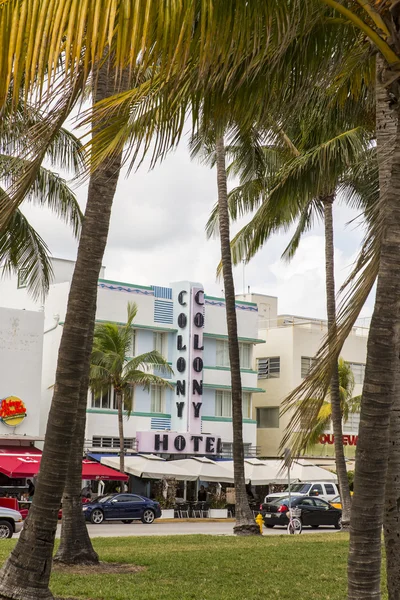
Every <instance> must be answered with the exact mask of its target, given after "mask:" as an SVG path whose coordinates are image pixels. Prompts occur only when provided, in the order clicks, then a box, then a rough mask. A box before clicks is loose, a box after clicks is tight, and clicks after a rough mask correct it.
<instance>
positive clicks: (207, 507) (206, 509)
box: [201, 502, 211, 519]
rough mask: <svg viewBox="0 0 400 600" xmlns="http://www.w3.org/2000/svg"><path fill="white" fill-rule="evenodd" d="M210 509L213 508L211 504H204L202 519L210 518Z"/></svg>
mask: <svg viewBox="0 0 400 600" xmlns="http://www.w3.org/2000/svg"><path fill="white" fill-rule="evenodd" d="M210 508H211V504H210V503H209V502H202V506H201V517H202V518H203V519H205V518H207V517H209V516H210Z"/></svg>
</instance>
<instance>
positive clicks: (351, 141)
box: [207, 90, 375, 527]
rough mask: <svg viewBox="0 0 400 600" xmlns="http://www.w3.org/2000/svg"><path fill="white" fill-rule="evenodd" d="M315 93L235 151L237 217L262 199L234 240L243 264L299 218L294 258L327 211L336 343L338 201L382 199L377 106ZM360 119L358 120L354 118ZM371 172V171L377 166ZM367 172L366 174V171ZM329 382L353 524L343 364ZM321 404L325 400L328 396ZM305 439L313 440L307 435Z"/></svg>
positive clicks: (211, 226)
mask: <svg viewBox="0 0 400 600" xmlns="http://www.w3.org/2000/svg"><path fill="white" fill-rule="evenodd" d="M367 91H368V90H367ZM312 96H313V103H314V104H313V106H312V107H307V109H305V110H304V111H303V112H301V113H300V114H296V115H295V116H293V117H292V119H291V121H288V123H287V127H286V129H285V131H283V129H282V127H279V126H278V125H276V126H275V127H274V128H273V129H270V131H269V132H267V134H264V138H269V143H268V144H266V145H262V136H261V135H259V136H258V138H261V139H257V135H256V134H255V135H254V142H255V144H256V146H257V147H258V149H256V150H255V151H254V152H253V155H252V154H251V153H249V152H247V153H246V151H245V150H244V149H243V148H241V147H238V148H232V149H231V152H232V154H233V156H234V159H235V160H234V162H233V164H232V171H233V172H234V173H239V174H241V178H242V182H241V185H240V186H239V187H238V188H236V189H235V190H233V191H232V193H231V197H230V212H231V215H232V216H233V217H234V218H236V217H237V216H238V215H239V214H240V215H242V214H243V213H245V212H250V211H251V210H252V209H254V207H257V206H259V205H260V206H259V208H258V210H257V211H256V213H255V215H254V216H253V218H252V219H251V221H250V222H249V223H248V224H247V225H246V226H245V227H244V228H243V229H242V230H241V231H240V232H239V233H238V234H237V235H236V236H235V238H234V239H233V242H232V253H233V260H234V263H235V264H239V262H241V261H242V260H243V259H245V260H249V259H250V258H251V257H252V256H254V254H255V253H256V252H257V251H258V250H259V249H260V248H261V247H262V245H263V244H264V242H265V241H266V240H267V239H268V238H269V236H270V235H271V233H273V232H275V231H279V230H280V229H286V228H288V227H289V225H291V224H292V223H294V222H296V221H297V227H296V231H295V233H294V236H293V238H292V240H291V242H290V243H289V245H288V247H287V249H286V250H285V253H284V256H285V257H286V258H291V257H292V256H293V254H294V253H295V251H296V249H297V247H298V245H299V241H300V239H301V236H302V234H303V232H304V231H305V230H307V229H309V228H310V227H311V225H312V223H313V220H314V218H315V217H323V219H324V225H325V264H326V298H327V313H328V332H329V338H330V340H331V343H332V348H333V345H334V344H335V340H336V300H335V280H334V243H333V215H332V206H333V202H334V200H335V197H336V195H337V194H339V193H340V194H341V195H345V197H346V199H347V200H348V201H350V202H351V203H352V204H357V205H358V206H361V207H363V208H364V210H366V209H369V208H370V204H371V203H372V202H373V201H374V198H375V196H374V195H373V194H371V191H373V188H372V187H371V186H369V185H367V182H368V180H366V179H364V180H362V179H361V181H360V169H359V164H360V163H361V164H363V163H365V162H366V161H371V160H373V156H374V150H373V149H371V147H370V145H371V139H372V131H371V129H372V127H371V111H370V110H369V107H370V102H369V94H368V93H367V94H366V95H365V99H364V106H365V110H364V113H363V112H362V111H361V112H360V111H359V110H357V112H356V113H354V106H353V102H349V103H348V107H347V110H342V112H341V113H340V114H338V112H337V110H336V107H335V106H334V107H333V109H331V110H324V111H323V112H321V111H319V110H318V102H320V103H322V105H323V106H324V105H325V104H326V97H325V96H324V95H322V97H318V95H315V94H314V95H312ZM320 96H321V94H320ZM357 104H358V103H357ZM307 111H308V112H307ZM322 114H323V117H322ZM339 117H341V119H340V118H339ZM354 117H355V118H356V122H355V123H354V122H352V120H353V118H354ZM341 125H347V126H348V129H345V130H342V128H341ZM371 155H372V157H371ZM251 163H253V164H251ZM367 174H368V176H369V175H370V171H369V170H368V171H367ZM362 175H365V173H364V172H362ZM371 183H372V182H371ZM216 218H217V210H216V209H214V212H213V214H212V216H211V218H210V220H209V223H208V225H207V228H208V233H209V235H211V234H212V233H213V232H214V231H215V229H216ZM329 387H330V400H331V407H332V423H333V430H334V436H335V437H334V439H335V460H336V470H337V473H338V479H339V487H340V489H341V496H342V499H343V501H342V502H343V525H344V527H348V525H349V521H350V490H349V487H348V478H347V470H346V462H345V457H344V449H343V444H342V411H341V401H340V393H339V373H338V366H337V365H336V366H335V365H333V366H332V367H331V380H330V382H329ZM319 402H322V398H321V397H320V398H319ZM308 408H310V407H309V406H308ZM296 435H297V436H298V433H297V434H296ZM302 441H303V442H304V443H306V436H305V435H304V436H303V440H302ZM285 442H286V440H285ZM303 448H304V446H303ZM303 448H294V450H295V451H296V450H297V451H299V450H301V449H303Z"/></svg>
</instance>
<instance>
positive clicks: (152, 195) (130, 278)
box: [24, 142, 372, 318]
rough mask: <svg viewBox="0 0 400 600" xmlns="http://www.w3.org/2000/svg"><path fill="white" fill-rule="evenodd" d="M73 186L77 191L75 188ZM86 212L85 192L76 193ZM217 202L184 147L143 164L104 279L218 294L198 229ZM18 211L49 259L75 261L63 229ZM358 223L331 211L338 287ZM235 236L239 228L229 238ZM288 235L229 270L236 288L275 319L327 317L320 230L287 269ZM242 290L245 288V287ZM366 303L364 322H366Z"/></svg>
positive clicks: (124, 187)
mask: <svg viewBox="0 0 400 600" xmlns="http://www.w3.org/2000/svg"><path fill="white" fill-rule="evenodd" d="M75 187H76V186H75ZM75 191H76V194H77V197H78V199H79V201H80V203H81V205H82V207H84V204H85V201H86V193H87V188H86V186H80V187H76V189H75ZM215 200H216V174H215V172H214V171H212V170H211V169H209V168H208V167H205V166H202V165H200V164H198V163H196V162H192V161H191V160H190V157H189V154H188V152H187V149H186V143H185V142H182V144H181V145H180V146H179V147H178V149H177V150H176V152H174V153H173V154H171V155H170V156H169V157H168V158H167V159H166V160H165V162H164V163H162V164H161V165H160V166H158V167H156V168H155V169H154V170H153V171H150V172H149V171H148V168H147V166H146V165H144V166H143V167H141V168H140V170H139V171H138V172H136V173H132V174H131V175H130V177H129V178H127V177H126V172H125V173H123V174H122V176H121V177H120V181H119V185H118V189H117V194H116V198H115V204H114V209H113V215H112V220H111V228H110V235H109V240H108V246H107V250H106V254H105V257H104V261H103V264H104V265H105V266H106V277H107V278H108V279H114V280H118V281H124V282H128V283H138V284H144V285H152V284H156V285H168V284H169V283H171V282H172V281H178V280H183V279H186V280H191V281H199V282H201V283H203V285H204V287H205V290H206V293H208V294H210V295H217V296H220V295H221V290H222V288H223V285H222V283H221V282H220V281H217V280H216V274H215V273H216V266H217V264H218V262H219V241H218V240H211V241H207V239H206V236H205V232H204V227H205V223H206V221H207V218H208V216H209V213H210V211H211V209H212V207H213V205H214V203H215ZM24 212H25V213H26V214H27V215H28V216H29V218H30V220H31V222H32V224H33V225H34V226H35V227H36V228H37V229H38V231H39V233H40V234H41V235H42V237H43V238H44V239H45V241H46V242H47V243H48V245H49V247H50V250H51V252H52V254H53V256H57V257H61V258H68V259H73V258H75V256H76V249H77V244H76V242H75V240H74V239H73V237H72V236H71V234H70V232H69V230H68V228H67V226H66V225H64V224H63V223H61V222H59V221H58V220H57V219H56V218H54V217H53V216H52V215H51V213H46V212H44V211H42V210H39V209H37V208H34V207H31V206H27V207H25V208H24ZM355 216H356V214H355V213H354V212H352V211H351V210H349V209H347V208H345V207H343V206H340V205H338V206H337V207H336V209H335V215H334V217H335V225H336V237H335V251H336V279H337V284H338V285H339V284H340V283H342V282H343V280H344V279H345V277H346V275H347V274H348V272H349V270H350V268H351V265H352V263H353V261H354V259H355V256H356V253H357V251H358V249H359V245H360V241H361V238H362V230H361V228H360V227H357V226H355V225H354V224H351V225H349V226H346V224H347V223H348V222H349V221H350V220H351V219H352V218H354V217H355ZM236 230H237V227H236V228H235V230H234V231H236ZM288 240H289V234H282V235H279V236H276V237H274V238H273V239H271V240H270V241H269V242H268V243H267V244H266V245H265V246H264V248H263V249H262V251H260V253H259V254H258V256H257V257H256V258H255V259H253V260H252V262H251V263H250V264H249V265H246V267H245V269H244V272H243V268H242V267H239V268H237V269H236V271H235V280H236V289H237V292H238V293H242V291H243V289H246V290H247V287H248V286H250V289H251V291H252V292H258V293H265V294H269V295H273V296H278V298H279V312H280V313H291V314H296V315H305V316H309V317H317V318H323V317H325V306H324V305H325V298H324V286H325V280H324V243H323V231H322V226H321V224H319V225H318V226H316V228H315V229H314V230H313V231H312V232H311V233H310V234H308V235H307V236H305V237H304V239H303V242H302V244H301V246H300V248H299V250H298V253H297V255H296V257H295V258H294V259H293V261H292V262H291V263H290V264H289V265H287V264H285V263H284V262H282V261H281V260H280V256H281V253H282V252H283V250H284V249H285V247H286V244H287V242H288ZM244 286H245V287H244ZM371 311H372V300H370V301H369V302H368V303H367V305H366V307H365V308H364V311H363V313H362V316H365V317H368V316H370V314H371Z"/></svg>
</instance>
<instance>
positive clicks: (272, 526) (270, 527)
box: [265, 525, 275, 529]
mask: <svg viewBox="0 0 400 600" xmlns="http://www.w3.org/2000/svg"><path fill="white" fill-rule="evenodd" d="M265 527H266V528H267V529H273V528H274V527H275V525H266V526H265Z"/></svg>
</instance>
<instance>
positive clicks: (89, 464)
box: [82, 460, 129, 481]
mask: <svg viewBox="0 0 400 600" xmlns="http://www.w3.org/2000/svg"><path fill="white" fill-rule="evenodd" d="M82 479H112V480H115V481H128V479H129V477H128V475H125V473H120V472H119V471H116V470H115V469H111V468H110V467H106V466H105V465H101V464H100V463H98V462H95V461H94V460H84V461H83V462H82Z"/></svg>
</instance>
